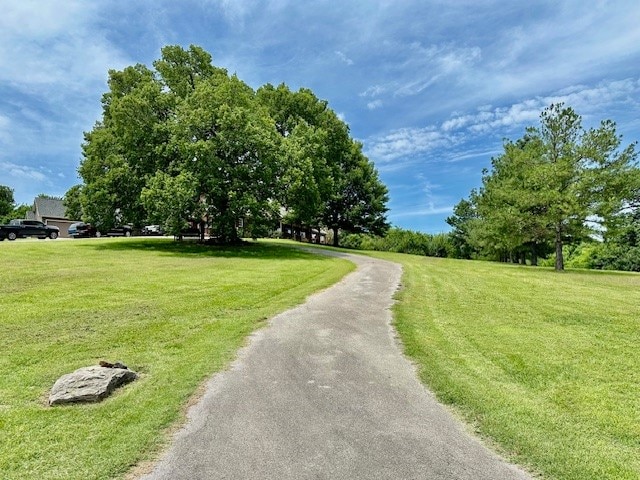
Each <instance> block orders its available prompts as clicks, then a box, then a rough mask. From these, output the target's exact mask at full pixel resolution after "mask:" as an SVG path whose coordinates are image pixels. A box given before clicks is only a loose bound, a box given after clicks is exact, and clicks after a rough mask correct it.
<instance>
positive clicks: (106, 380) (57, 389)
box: [49, 367, 138, 405]
mask: <svg viewBox="0 0 640 480" xmlns="http://www.w3.org/2000/svg"><path fill="white" fill-rule="evenodd" d="M136 378H138V375H137V374H136V373H135V372H133V371H131V370H127V369H124V368H108V367H84V368H79V369H78V370H76V371H75V372H73V373H68V374H66V375H63V376H62V377H60V378H59V379H58V380H57V381H56V383H55V384H54V385H53V388H52V389H51V394H50V395H49V405H59V404H62V403H74V402H99V401H100V400H102V399H103V398H106V397H108V396H109V395H110V394H111V392H113V391H114V390H115V389H116V388H118V387H119V386H120V385H124V384H125V383H129V382H132V381H133V380H135V379H136Z"/></svg>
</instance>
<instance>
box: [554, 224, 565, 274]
mask: <svg viewBox="0 0 640 480" xmlns="http://www.w3.org/2000/svg"><path fill="white" fill-rule="evenodd" d="M561 270H564V256H563V255H562V227H561V226H560V225H556V271H561Z"/></svg>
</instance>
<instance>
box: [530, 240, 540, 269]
mask: <svg viewBox="0 0 640 480" xmlns="http://www.w3.org/2000/svg"><path fill="white" fill-rule="evenodd" d="M531 266H532V267H537V266H538V250H537V249H536V245H532V246H531Z"/></svg>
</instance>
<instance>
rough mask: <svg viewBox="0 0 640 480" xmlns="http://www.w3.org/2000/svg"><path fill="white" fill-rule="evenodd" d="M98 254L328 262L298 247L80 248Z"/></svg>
mask: <svg viewBox="0 0 640 480" xmlns="http://www.w3.org/2000/svg"><path fill="white" fill-rule="evenodd" d="M79 246H81V247H83V248H88V249H89V248H90V249H94V250H97V251H111V252H125V251H129V252H130V251H138V252H141V253H154V254H161V255H170V256H177V257H187V256H200V257H217V258H250V259H252V260H308V259H310V258H313V259H316V260H329V258H328V257H325V256H323V255H314V254H312V253H308V252H305V251H302V250H300V249H298V248H295V246H287V245H274V244H268V243H260V242H245V243H244V244H242V245H206V244H201V243H199V242H194V241H175V240H172V239H168V238H167V239H165V238H161V239H158V238H154V239H149V238H135V239H109V238H108V239H96V240H91V241H88V242H85V243H82V244H81V245H79Z"/></svg>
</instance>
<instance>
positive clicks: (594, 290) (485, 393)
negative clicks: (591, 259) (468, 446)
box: [373, 253, 640, 480]
mask: <svg viewBox="0 0 640 480" xmlns="http://www.w3.org/2000/svg"><path fill="white" fill-rule="evenodd" d="M373 255H375V256H377V257H380V258H384V259H388V260H392V261H395V262H398V263H401V264H402V265H403V268H404V276H403V286H402V289H401V291H400V292H399V293H398V295H397V300H398V302H397V304H396V305H395V307H394V313H395V327H396V329H397V330H398V332H399V334H400V337H401V339H402V342H403V344H404V348H405V351H406V353H407V354H408V355H409V356H410V357H411V358H412V359H413V360H414V361H415V362H416V364H417V365H418V368H419V375H420V377H421V379H422V380H423V381H424V383H425V384H427V385H428V386H429V387H430V388H431V389H432V390H433V391H435V393H436V395H437V397H438V398H439V399H440V400H441V401H442V402H444V403H447V404H450V405H453V406H454V408H455V410H457V411H458V412H459V413H460V414H461V415H462V416H463V417H464V418H465V419H466V420H467V422H468V423H469V424H470V425H471V426H472V428H474V429H475V430H476V431H477V432H479V433H480V434H481V435H482V436H484V437H485V438H487V439H489V441H490V442H492V443H495V444H496V448H498V449H499V450H501V451H502V453H503V454H506V455H507V456H508V457H509V458H510V459H511V460H513V461H515V462H517V463H520V464H522V465H524V466H527V467H529V470H530V471H533V472H535V473H542V475H543V477H544V478H555V479H575V480H588V479H594V480H595V479H638V478H640V275H638V274H625V273H604V272H590V271H571V272H565V273H555V272H553V271H551V270H549V269H542V268H531V267H520V266H513V265H504V264H495V263H487V262H471V261H461V260H450V259H435V258H426V257H417V256H410V255H400V254H384V253H376V254H373Z"/></svg>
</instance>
